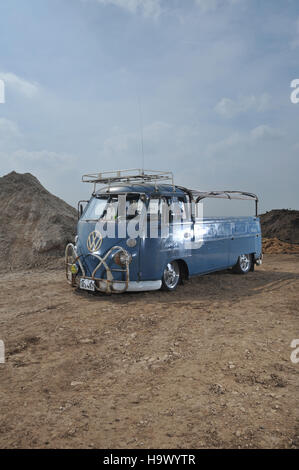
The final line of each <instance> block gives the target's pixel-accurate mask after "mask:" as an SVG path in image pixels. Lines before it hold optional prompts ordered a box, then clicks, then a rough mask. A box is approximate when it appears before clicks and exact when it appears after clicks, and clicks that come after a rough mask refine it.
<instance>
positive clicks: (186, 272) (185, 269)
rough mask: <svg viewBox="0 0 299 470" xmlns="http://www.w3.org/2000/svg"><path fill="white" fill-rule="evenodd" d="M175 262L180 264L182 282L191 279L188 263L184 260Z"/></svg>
mask: <svg viewBox="0 0 299 470" xmlns="http://www.w3.org/2000/svg"><path fill="white" fill-rule="evenodd" d="M175 261H176V262H177V263H178V265H179V268H180V273H181V280H183V281H185V280H187V279H189V276H190V275H189V268H188V264H187V263H186V261H184V260H183V259H176V260H175Z"/></svg>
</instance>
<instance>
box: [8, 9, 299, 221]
mask: <svg viewBox="0 0 299 470" xmlns="http://www.w3.org/2000/svg"><path fill="white" fill-rule="evenodd" d="M294 79H299V1H298V0H262V1H261V0H26V2H24V0H2V1H1V3H0V80H2V82H3V83H4V86H5V102H4V103H0V176H3V175H5V174H7V173H8V172H10V171H12V170H15V171H18V172H21V173H24V172H30V173H32V174H34V175H35V176H36V177H37V178H38V179H39V180H40V181H41V183H42V184H43V185H44V186H45V187H46V188H47V189H48V190H50V191H51V192H53V193H54V194H56V195H58V196H59V197H61V198H63V199H64V200H66V201H67V202H68V203H70V204H72V205H74V206H76V204H77V201H78V200H79V199H86V198H89V196H90V193H91V189H92V188H91V187H90V186H89V185H86V184H84V183H81V176H82V174H83V173H90V172H96V171H103V170H114V169H122V168H140V167H141V166H142V151H141V135H143V140H144V145H143V147H144V166H145V168H149V169H157V170H171V171H173V172H174V175H175V182H176V183H177V184H180V185H184V186H188V187H190V188H192V189H199V190H223V189H229V190H244V191H250V192H254V193H256V194H258V196H259V198H260V210H261V211H262V212H263V211H266V210H271V209H273V208H292V209H299V190H298V175H299V159H298V156H299V103H297V104H296V103H293V102H292V101H291V99H290V96H291V93H292V91H293V90H292V88H291V82H292V81H293V80H294ZM298 96H299V93H298ZM228 204H229V203H228Z"/></svg>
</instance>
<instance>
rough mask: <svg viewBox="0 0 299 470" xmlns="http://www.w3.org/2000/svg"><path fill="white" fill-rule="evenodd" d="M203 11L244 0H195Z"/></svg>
mask: <svg viewBox="0 0 299 470" xmlns="http://www.w3.org/2000/svg"><path fill="white" fill-rule="evenodd" d="M194 1H195V3H196V5H198V6H199V8H200V9H201V10H202V11H211V10H216V9H217V8H219V7H221V6H225V5H236V4H238V3H241V2H242V1H243V0H194Z"/></svg>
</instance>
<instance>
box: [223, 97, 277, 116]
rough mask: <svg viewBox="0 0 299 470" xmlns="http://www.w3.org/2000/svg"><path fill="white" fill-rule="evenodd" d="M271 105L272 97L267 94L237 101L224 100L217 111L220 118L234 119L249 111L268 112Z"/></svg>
mask: <svg viewBox="0 0 299 470" xmlns="http://www.w3.org/2000/svg"><path fill="white" fill-rule="evenodd" d="M270 104H271V96H270V95H268V94H267V93H264V94H263V95H261V96H254V95H252V96H243V97H241V98H239V99H238V100H235V101H234V100H232V99H230V98H222V99H221V100H220V101H219V103H217V105H216V106H215V111H216V112H217V113H218V114H220V116H223V117H226V118H233V117H235V116H237V115H238V114H242V113H246V112H248V111H257V112H263V111H266V110H267V109H269V108H270Z"/></svg>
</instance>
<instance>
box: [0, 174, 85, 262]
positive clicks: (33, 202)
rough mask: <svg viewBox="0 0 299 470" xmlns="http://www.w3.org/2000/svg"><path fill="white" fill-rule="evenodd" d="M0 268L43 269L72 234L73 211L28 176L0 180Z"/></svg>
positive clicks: (56, 256) (57, 254) (74, 224)
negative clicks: (38, 267)
mask: <svg viewBox="0 0 299 470" xmlns="http://www.w3.org/2000/svg"><path fill="white" fill-rule="evenodd" d="M0 207H1V215H0V267H1V269H14V268H18V267H29V266H41V265H47V264H48V263H49V262H51V261H52V260H55V259H57V258H58V257H61V256H63V253H64V248H65V246H66V244H67V243H68V242H69V241H73V240H74V237H75V232H76V221H77V213H76V210H75V209H74V208H73V207H71V206H70V205H68V204H67V203H66V202H64V201H62V200H61V199H59V198H58V197H56V196H54V195H53V194H51V193H49V192H48V191H47V190H46V189H45V188H44V187H43V186H42V185H41V184H40V182H39V181H38V180H37V179H36V178H35V177H34V176H33V175H31V174H30V173H25V174H18V173H16V172H12V173H9V174H8V175H6V176H3V177H2V178H0Z"/></svg>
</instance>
